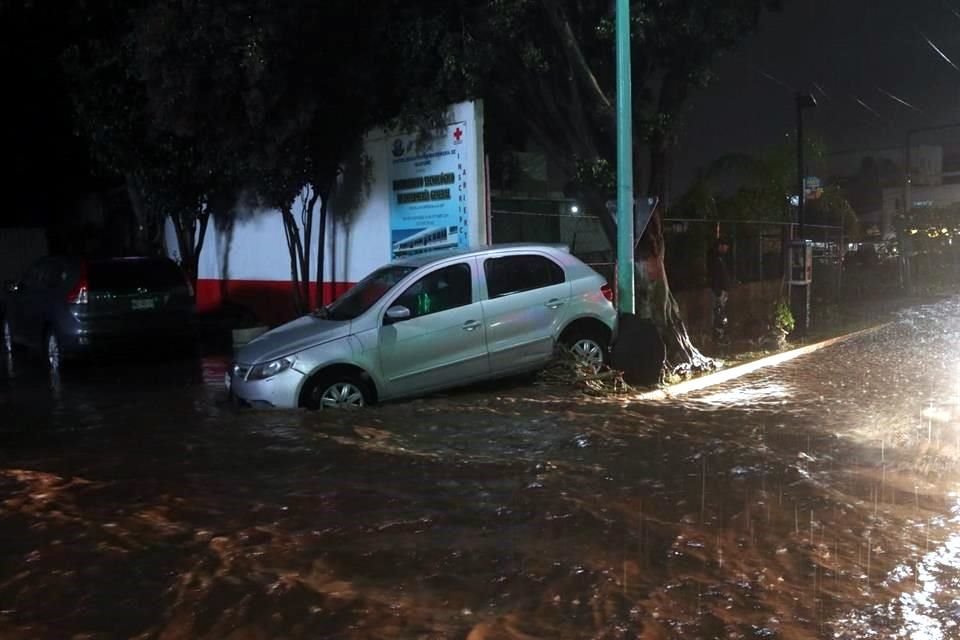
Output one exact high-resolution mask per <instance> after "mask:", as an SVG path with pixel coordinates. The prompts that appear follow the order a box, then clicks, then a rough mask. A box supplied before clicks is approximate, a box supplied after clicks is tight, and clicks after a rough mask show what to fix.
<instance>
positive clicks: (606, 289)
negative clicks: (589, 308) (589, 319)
mask: <svg viewBox="0 0 960 640" xmlns="http://www.w3.org/2000/svg"><path fill="white" fill-rule="evenodd" d="M600 293H602V294H603V297H604V298H606V299H607V300H609V301H610V302H613V287H611V286H610V285H608V284H607V283H606V282H604V283H603V286H602V287H600Z"/></svg>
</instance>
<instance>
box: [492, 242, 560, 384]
mask: <svg viewBox="0 0 960 640" xmlns="http://www.w3.org/2000/svg"><path fill="white" fill-rule="evenodd" d="M483 273H484V280H485V283H486V293H487V296H486V297H487V299H486V300H484V301H483V303H482V306H483V316H484V320H485V322H486V323H487V350H488V351H489V353H490V370H491V372H492V373H493V374H495V375H496V374H502V373H507V372H510V371H518V370H523V369H529V368H531V367H536V366H539V365H541V364H543V363H545V362H547V361H549V360H550V358H551V357H552V356H553V350H554V341H555V339H556V336H557V334H558V333H559V330H560V323H561V322H562V320H563V317H564V306H565V305H567V304H569V301H570V283H569V282H567V280H566V275H565V273H564V270H563V267H561V266H560V265H559V264H557V263H556V262H555V261H553V260H552V259H550V258H549V257H548V256H546V255H543V254H537V253H518V254H508V255H502V256H492V257H489V258H486V259H484V260H483Z"/></svg>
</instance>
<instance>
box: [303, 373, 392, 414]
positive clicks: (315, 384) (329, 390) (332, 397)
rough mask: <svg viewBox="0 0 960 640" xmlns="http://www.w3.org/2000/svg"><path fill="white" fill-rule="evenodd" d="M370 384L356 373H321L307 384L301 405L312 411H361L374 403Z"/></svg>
mask: <svg viewBox="0 0 960 640" xmlns="http://www.w3.org/2000/svg"><path fill="white" fill-rule="evenodd" d="M374 400H375V396H374V393H373V389H372V387H371V386H370V383H369V382H368V381H367V380H365V379H364V378H363V376H361V375H360V374H359V373H356V372H354V371H348V370H344V371H331V372H326V373H324V372H321V373H319V374H317V375H315V376H314V377H313V378H311V379H310V380H309V381H308V382H307V386H306V387H305V388H304V390H303V394H302V396H301V403H300V404H301V405H302V406H303V407H304V408H306V409H310V410H311V411H318V410H322V409H360V408H363V407H366V406H369V405H371V404H373V403H374Z"/></svg>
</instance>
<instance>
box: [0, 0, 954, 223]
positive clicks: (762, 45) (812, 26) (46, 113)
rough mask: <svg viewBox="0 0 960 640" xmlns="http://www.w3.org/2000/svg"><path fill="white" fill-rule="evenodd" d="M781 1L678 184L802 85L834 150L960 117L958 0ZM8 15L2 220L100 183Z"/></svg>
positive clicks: (2, 35) (733, 147) (47, 61)
mask: <svg viewBox="0 0 960 640" xmlns="http://www.w3.org/2000/svg"><path fill="white" fill-rule="evenodd" d="M784 4H785V5H786V7H785V9H784V11H783V12H781V13H778V14H766V15H764V16H763V18H762V21H761V25H760V31H759V32H758V34H757V35H755V36H753V37H751V38H749V39H748V40H747V41H745V42H744V43H743V44H742V45H741V46H740V47H739V49H738V50H737V51H735V52H733V53H728V54H726V55H724V56H723V57H722V58H721V59H720V60H719V61H718V63H717V65H716V67H715V72H716V80H715V82H714V84H713V85H712V86H711V87H709V88H708V89H706V90H703V91H700V92H697V93H695V94H694V99H693V101H692V103H691V105H690V110H689V113H688V114H687V120H686V121H687V128H686V132H685V134H684V135H683V136H682V138H681V147H680V149H678V152H677V155H676V167H675V174H674V191H675V192H679V191H682V189H683V188H684V187H685V186H686V185H687V184H688V183H689V180H690V178H691V177H692V176H693V175H695V173H696V171H697V169H698V168H699V167H702V166H705V165H706V164H708V163H709V162H710V161H711V160H712V159H714V158H716V157H718V156H720V155H722V154H725V153H729V152H737V151H747V152H749V151H754V150H757V149H762V148H763V147H766V146H769V145H772V144H775V143H777V142H778V141H783V140H784V137H785V136H786V135H792V132H793V130H794V126H795V119H794V111H793V106H792V105H793V92H794V91H795V90H797V89H801V90H806V91H811V92H813V93H815V95H817V98H818V99H819V101H820V105H819V107H818V108H817V109H816V110H815V112H813V113H811V114H810V115H809V118H808V122H809V125H810V128H811V130H813V131H815V132H818V133H821V134H822V135H823V137H824V138H825V140H826V142H827V144H828V148H829V149H830V150H833V151H840V150H844V149H850V148H873V147H882V146H894V145H902V144H903V139H904V133H905V132H906V131H907V130H908V129H910V128H912V127H919V126H929V125H933V124H941V123H947V122H954V121H957V120H960V70H958V69H956V68H954V67H952V66H951V65H950V64H949V63H948V62H947V61H945V60H944V59H943V58H941V57H940V55H939V54H938V53H937V52H936V51H934V50H933V48H932V47H931V46H930V45H929V44H928V43H927V42H926V40H925V39H924V38H925V37H926V38H929V40H930V41H932V42H933V43H934V44H935V45H936V46H938V47H939V48H940V49H941V50H942V51H943V52H944V54H946V55H947V56H948V57H950V58H951V59H952V60H953V61H954V62H956V63H957V64H958V65H960V0H957V2H956V4H954V3H951V2H948V1H947V0H911V1H904V0H784ZM7 17H8V16H7V15H4V16H3V20H2V24H0V72H2V78H3V84H4V88H5V90H4V92H3V94H4V96H5V99H4V100H3V101H2V105H3V106H2V114H3V117H2V122H3V125H2V127H0V144H2V148H3V150H4V153H5V155H6V157H7V158H8V159H9V160H10V166H9V168H8V170H7V171H5V172H4V180H3V182H4V192H5V201H6V203H5V206H4V208H3V213H2V214H0V215H2V218H0V219H2V220H3V221H6V222H23V221H24V220H31V219H35V217H36V216H37V215H43V214H44V213H45V212H49V211H51V210H53V209H56V208H58V207H59V206H60V205H62V203H63V201H64V199H65V198H67V197H69V194H71V193H75V192H76V191H77V190H78V189H81V190H82V189H83V188H84V186H86V185H90V184H94V182H93V179H92V178H91V176H90V170H89V167H88V164H89V163H88V160H87V154H86V152H85V150H84V148H83V145H82V144H81V143H80V141H79V139H77V138H76V137H75V136H74V135H73V125H72V123H71V121H70V104H69V102H68V101H67V99H66V97H65V96H64V94H63V88H62V84H63V83H62V78H61V76H60V72H59V68H58V60H57V56H58V55H59V51H58V50H57V45H58V40H57V39H58V37H61V36H62V34H57V33H56V30H55V29H51V25H49V24H46V25H42V26H40V25H26V27H25V26H24V25H23V24H19V23H18V21H14V20H9V19H7ZM814 83H816V84H817V85H818V86H819V87H820V89H822V90H823V91H822V92H821V91H819V90H818V89H816V88H815V87H814ZM883 92H887V93H889V94H892V95H894V96H897V97H898V98H900V99H902V100H904V101H906V102H909V103H910V104H912V105H914V106H915V107H916V108H917V109H919V110H920V111H915V110H913V109H911V108H909V107H907V106H904V105H902V104H900V103H898V102H896V101H895V100H894V99H893V98H891V97H890V96H888V95H885V94H884V93H883ZM824 94H825V95H824ZM858 99H859V100H861V101H862V102H863V103H864V104H865V105H866V106H863V105H861V104H858V102H857V100H858ZM874 111H875V112H876V113H874ZM940 135H943V134H940ZM957 135H958V138H960V131H958V132H957ZM931 141H932V140H931Z"/></svg>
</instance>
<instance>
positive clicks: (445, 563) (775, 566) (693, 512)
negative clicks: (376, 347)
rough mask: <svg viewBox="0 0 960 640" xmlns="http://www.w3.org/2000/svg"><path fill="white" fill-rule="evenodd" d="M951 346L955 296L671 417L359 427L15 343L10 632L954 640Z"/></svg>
mask: <svg viewBox="0 0 960 640" xmlns="http://www.w3.org/2000/svg"><path fill="white" fill-rule="evenodd" d="M958 336H960V303H958V302H957V301H954V300H949V301H946V302H942V303H940V304H937V305H930V306H926V307H921V308H917V309H913V310H910V311H909V312H906V313H904V314H902V315H901V316H900V318H899V320H898V322H896V323H895V324H894V325H892V326H890V327H888V328H886V329H884V330H882V331H879V332H877V333H874V334H870V335H867V336H863V337H861V338H859V339H857V340H855V341H853V342H849V343H845V344H842V345H839V346H836V347H833V348H830V349H828V350H826V351H822V352H819V353H817V354H814V355H812V356H809V357H803V358H800V359H798V360H795V361H793V362H790V363H788V364H785V365H782V366H780V367H776V368H773V369H767V370H764V371H761V372H758V373H756V374H753V375H751V376H749V377H747V378H743V379H740V380H736V381H733V382H730V383H727V384H725V385H722V386H720V387H714V388H710V389H706V390H704V391H701V392H698V393H697V394H694V395H691V396H689V397H685V398H683V399H682V400H672V401H663V402H638V401H634V400H631V399H629V398H626V399H612V400H611V399H607V400H600V399H594V398H588V397H584V396H582V395H580V394H579V393H578V392H576V391H575V390H572V389H567V388H559V387H550V388H543V387H537V386H532V385H530V384H526V383H524V384H520V383H517V382H512V383H509V384H499V385H491V386H486V387H483V388H480V389H470V390H466V391H462V392H457V393H452V394H447V395H445V396H441V397H436V398H431V399H427V400H420V401H415V402H407V403H398V404H390V405H385V406H382V407H377V408H374V409H369V410H364V411H361V412H356V413H347V414H343V413H335V414H308V413H303V412H255V411H243V410H237V409H234V408H233V407H231V406H229V405H228V404H227V403H226V402H225V401H224V398H223V392H222V389H221V383H222V377H223V371H224V369H225V367H226V365H227V363H228V358H225V357H216V356H214V357H204V358H200V359H190V360H184V361H165V362H147V363H142V364H136V365H134V364H129V363H127V364H124V363H118V362H109V363H105V364H100V365H94V366H85V367H82V368H75V369H74V370H67V371H65V372H64V374H63V375H62V376H61V377H60V378H59V379H51V378H49V377H48V376H46V375H45V374H44V373H43V371H42V370H41V369H39V368H37V367H36V366H34V365H33V364H32V363H31V362H30V359H29V358H27V357H25V356H23V354H16V355H15V356H14V357H13V358H12V359H6V360H4V361H3V368H2V369H3V371H2V372H0V543H2V544H0V637H2V638H14V639H19V638H51V639H53V638H56V639H60V638H90V639H93V638H158V639H164V640H168V639H175V638H204V639H224V638H225V639H233V640H247V639H261V638H264V639H266V638H291V639H292V638H348V639H353V638H384V639H386V638H468V639H469V640H481V639H490V640H492V639H498V640H499V639H521V638H820V637H831V638H863V637H878V638H882V637H893V636H901V637H910V638H924V639H926V638H955V637H960V628H958V626H957V625H958V623H960V605H957V604H956V603H957V602H958V595H960V594H958V584H960V577H958V576H960V573H958V568H960V496H958V494H957V493H956V491H957V485H956V483H955V479H956V476H955V465H956V461H957V460H958V459H960V455H958V454H960V452H958V446H960V439H958V438H960V436H958V431H957V429H956V427H955V425H954V422H953V421H952V415H953V413H954V407H953V405H954V403H955V401H956V399H957V398H958V397H960V358H958V349H960V341H958ZM931 407H937V408H939V412H931V411H929V409H930V408H931ZM930 416H933V417H930Z"/></svg>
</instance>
